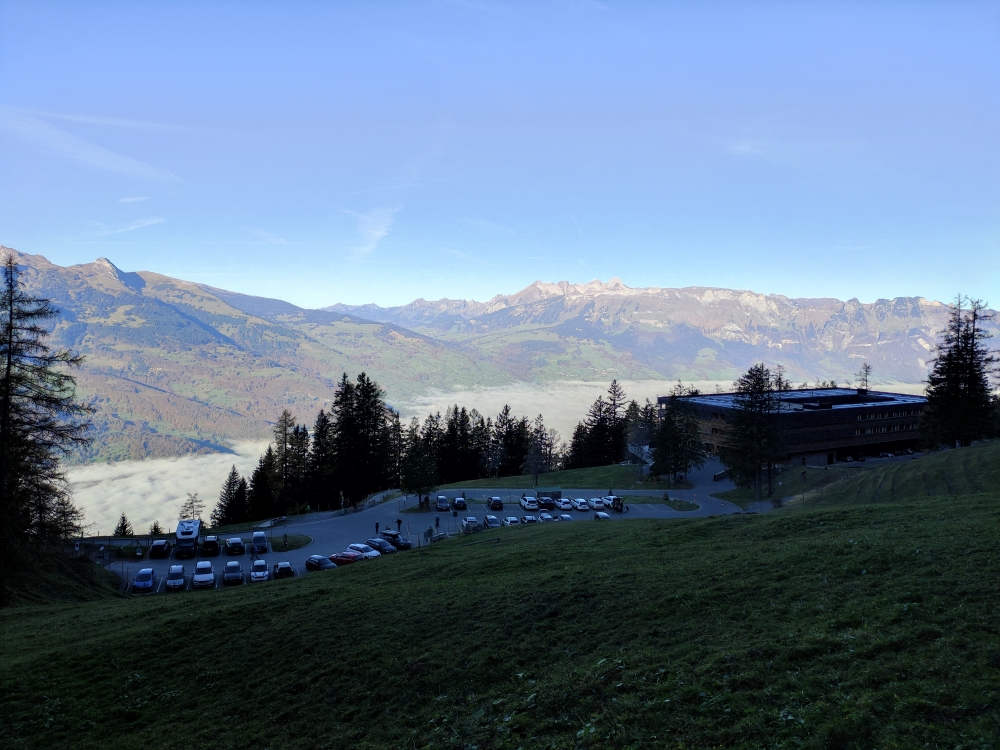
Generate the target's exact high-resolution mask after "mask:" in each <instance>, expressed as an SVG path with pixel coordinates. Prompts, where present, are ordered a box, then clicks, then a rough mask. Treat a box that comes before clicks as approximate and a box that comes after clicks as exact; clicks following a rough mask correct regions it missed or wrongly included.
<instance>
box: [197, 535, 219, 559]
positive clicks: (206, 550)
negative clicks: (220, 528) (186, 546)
mask: <svg viewBox="0 0 1000 750" xmlns="http://www.w3.org/2000/svg"><path fill="white" fill-rule="evenodd" d="M220 552H222V547H221V546H220V545H219V537H217V536H206V537H205V541H204V542H202V543H201V554H202V555H204V556H205V557H212V556H214V555H217V554H219V553H220Z"/></svg>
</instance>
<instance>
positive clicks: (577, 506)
mask: <svg viewBox="0 0 1000 750" xmlns="http://www.w3.org/2000/svg"><path fill="white" fill-rule="evenodd" d="M573 509H574V510H582V511H588V510H590V506H589V505H587V501H586V500H584V499H583V498H582V497H578V498H577V499H576V500H574V501H573Z"/></svg>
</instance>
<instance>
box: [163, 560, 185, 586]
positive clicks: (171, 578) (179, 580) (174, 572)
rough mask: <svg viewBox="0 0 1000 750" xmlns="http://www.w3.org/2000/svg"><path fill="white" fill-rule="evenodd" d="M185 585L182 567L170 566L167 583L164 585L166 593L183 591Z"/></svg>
mask: <svg viewBox="0 0 1000 750" xmlns="http://www.w3.org/2000/svg"><path fill="white" fill-rule="evenodd" d="M185 583H186V581H185V579H184V566H183V565H171V566H170V570H168V571H167V582H166V584H165V585H166V587H167V591H183V590H184V584H185Z"/></svg>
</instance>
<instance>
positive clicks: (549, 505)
mask: <svg viewBox="0 0 1000 750" xmlns="http://www.w3.org/2000/svg"><path fill="white" fill-rule="evenodd" d="M535 502H537V503H538V507H539V508H541V509H542V510H555V509H556V501H555V500H553V499H552V498H551V497H540V498H538V500H536V501H535Z"/></svg>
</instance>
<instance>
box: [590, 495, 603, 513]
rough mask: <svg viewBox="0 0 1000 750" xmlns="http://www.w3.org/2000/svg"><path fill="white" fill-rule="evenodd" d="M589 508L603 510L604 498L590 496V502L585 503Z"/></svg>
mask: <svg viewBox="0 0 1000 750" xmlns="http://www.w3.org/2000/svg"><path fill="white" fill-rule="evenodd" d="M587 504H588V505H589V506H590V509H591V510H604V498H601V497H592V498H590V502H589V503H587Z"/></svg>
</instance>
